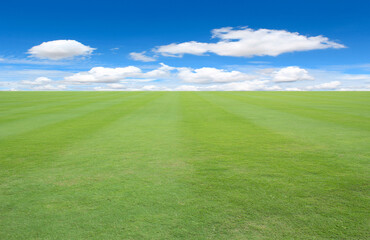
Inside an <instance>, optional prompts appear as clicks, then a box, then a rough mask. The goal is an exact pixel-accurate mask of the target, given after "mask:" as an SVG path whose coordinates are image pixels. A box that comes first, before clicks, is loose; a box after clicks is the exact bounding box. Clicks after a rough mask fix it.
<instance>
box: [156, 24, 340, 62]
mask: <svg viewBox="0 0 370 240" xmlns="http://www.w3.org/2000/svg"><path fill="white" fill-rule="evenodd" d="M212 34H213V35H212V37H213V38H218V39H219V41H218V42H216V43H204V42H196V41H190V42H183V43H172V44H169V45H164V46H159V47H156V48H155V49H154V51H155V52H157V53H160V54H162V55H164V56H182V55H184V54H193V55H204V54H205V53H215V54H217V55H220V56H233V57H253V56H266V55H267V56H277V55H280V54H282V53H287V52H295V51H308V50H315V49H326V48H344V47H345V46H344V45H342V44H339V43H336V42H334V41H330V40H329V39H328V38H327V37H324V36H321V35H320V36H314V37H308V36H304V35H301V34H299V33H297V32H288V31H285V30H271V29H259V30H253V29H251V28H241V29H233V28H231V27H227V28H220V29H214V30H213V31H212Z"/></svg>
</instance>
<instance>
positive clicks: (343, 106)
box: [231, 92, 370, 120]
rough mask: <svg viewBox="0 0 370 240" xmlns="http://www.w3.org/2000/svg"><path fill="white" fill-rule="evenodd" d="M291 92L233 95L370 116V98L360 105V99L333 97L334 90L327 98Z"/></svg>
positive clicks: (363, 116) (353, 94) (353, 95)
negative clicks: (292, 93) (349, 99)
mask: <svg viewBox="0 0 370 240" xmlns="http://www.w3.org/2000/svg"><path fill="white" fill-rule="evenodd" d="M289 93H290V92H284V93H281V92H280V94H279V95H277V94H276V92H260V94H259V95H255V94H253V93H251V92H248V93H244V94H243V92H233V93H231V95H236V96H241V97H245V98H254V99H260V102H264V101H265V100H267V101H269V100H272V101H273V102H282V103H284V104H291V103H293V104H294V105H295V106H297V107H299V106H300V107H305V108H306V107H308V108H314V109H319V110H324V111H328V112H333V113H337V114H346V115H351V116H356V117H357V116H359V117H362V118H366V120H367V119H368V118H370V115H369V111H370V107H369V106H370V102H369V100H368V99H365V100H363V101H362V102H363V104H361V105H358V102H359V101H354V102H352V101H345V100H343V99H336V98H333V95H332V94H330V93H332V92H325V94H327V96H326V97H325V98H317V95H313V94H310V93H311V92H303V93H302V94H301V95H298V96H300V97H298V96H296V95H291V94H289ZM356 93H357V92H356ZM356 93H352V94H351V96H352V98H355V97H356V96H357V94H356ZM322 94H323V93H322ZM347 99H348V98H347ZM343 110H346V112H343ZM349 111H350V112H349Z"/></svg>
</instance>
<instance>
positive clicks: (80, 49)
mask: <svg viewBox="0 0 370 240" xmlns="http://www.w3.org/2000/svg"><path fill="white" fill-rule="evenodd" d="M94 50H95V48H91V47H89V46H86V45H83V44H82V43H80V42H77V41H75V40H55V41H49V42H43V43H41V44H40V45H37V46H34V47H32V48H31V49H29V50H28V54H31V56H33V57H37V58H42V59H51V60H60V59H65V58H73V57H76V56H87V55H90V54H91V53H92V52H93V51H94Z"/></svg>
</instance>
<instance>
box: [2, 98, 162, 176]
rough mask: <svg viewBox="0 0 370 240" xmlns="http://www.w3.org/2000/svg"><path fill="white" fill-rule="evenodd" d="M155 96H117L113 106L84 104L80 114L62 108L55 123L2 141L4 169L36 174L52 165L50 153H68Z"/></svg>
mask: <svg viewBox="0 0 370 240" xmlns="http://www.w3.org/2000/svg"><path fill="white" fill-rule="evenodd" d="M158 96H159V94H157V95H152V94H146V93H141V94H139V93H138V94H135V95H132V96H131V97H124V96H123V97H122V98H120V97H118V98H117V99H116V100H115V101H114V104H112V103H110V104H107V105H97V107H96V108H94V105H88V107H86V109H84V110H86V111H81V110H82V109H78V110H79V111H80V112H78V111H76V109H74V108H73V107H72V108H71V109H69V110H70V111H69V110H68V109H65V110H64V111H65V112H66V113H65V114H63V116H65V117H66V118H65V119H63V118H60V119H58V118H55V117H54V116H52V119H53V120H54V119H55V122H51V121H48V120H46V123H44V124H43V123H41V124H40V125H41V127H39V128H34V129H31V131H28V132H25V133H23V134H19V135H14V136H12V137H9V138H8V139H7V140H3V141H2V151H1V153H0V157H1V159H2V164H4V167H5V166H6V167H7V168H6V169H7V170H9V169H12V170H14V171H18V172H20V173H22V174H25V171H31V170H34V171H39V169H40V167H41V166H42V165H44V164H51V163H54V162H53V160H54V158H53V155H54V154H55V155H60V154H63V153H64V152H66V153H68V146H69V145H70V144H74V143H75V142H76V141H81V140H84V139H85V138H88V137H89V135H91V134H93V133H94V132H96V131H98V130H99V129H100V128H102V127H104V126H105V125H109V124H110V123H111V122H113V121H115V120H117V119H118V118H120V117H121V116H122V115H125V114H129V113H130V112H132V111H134V110H136V109H137V108H140V107H142V106H144V105H145V104H147V103H148V102H150V101H152V100H153V99H155V98H157V97H158ZM68 112H69V113H70V115H68V114H67V113H68ZM56 115H57V116H58V114H56ZM64 147H66V148H67V149H65V148H64ZM54 164H55V163H54ZM40 165H41V166H40ZM41 169H42V168H41ZM8 174H13V172H8Z"/></svg>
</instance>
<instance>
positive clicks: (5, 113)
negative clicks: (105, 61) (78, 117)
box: [0, 92, 134, 123]
mask: <svg viewBox="0 0 370 240" xmlns="http://www.w3.org/2000/svg"><path fill="white" fill-rule="evenodd" d="M11 93H12V92H10V93H8V94H6V96H9V98H11V99H13V98H14V97H17V101H14V100H13V101H12V102H10V103H8V104H7V103H5V102H6V98H5V97H4V96H2V98H1V101H2V104H1V109H0V123H4V122H8V121H13V120H19V119H23V118H26V117H28V116H29V115H37V114H45V113H50V112H54V111H55V110H60V109H63V108H65V107H67V108H70V107H71V106H69V105H72V104H75V103H76V105H77V104H85V103H89V102H100V101H105V100H109V99H112V98H115V97H118V96H120V95H121V96H122V94H123V93H116V94H115V95H113V94H107V93H104V92H101V93H94V92H79V93H76V92H71V93H69V94H64V93H63V92H38V93H35V92H16V93H14V94H16V95H14V96H13V95H11ZM32 94H33V95H34V94H37V98H35V97H32ZM132 94H134V93H124V95H128V96H129V95H132ZM14 102H17V103H18V104H16V106H14ZM10 104H12V105H10Z"/></svg>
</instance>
